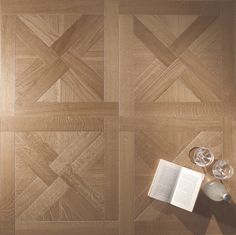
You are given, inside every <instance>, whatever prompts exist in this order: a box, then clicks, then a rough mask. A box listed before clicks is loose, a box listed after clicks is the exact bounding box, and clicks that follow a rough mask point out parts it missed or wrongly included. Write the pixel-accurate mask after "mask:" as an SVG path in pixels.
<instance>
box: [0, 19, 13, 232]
mask: <svg viewBox="0 0 236 235" xmlns="http://www.w3.org/2000/svg"><path fill="white" fill-rule="evenodd" d="M15 34H16V17H15V16H1V79H0V83H1V93H0V104H1V105H0V115H1V116H11V117H12V116H13V115H14V98H15V95H14V93H15V88H14V87H15ZM14 151H15V146H14V133H13V132H8V133H3V132H1V133H0V188H1V194H0V208H1V210H0V233H1V234H6V235H13V234H15V170H14V168H15V156H14Z"/></svg>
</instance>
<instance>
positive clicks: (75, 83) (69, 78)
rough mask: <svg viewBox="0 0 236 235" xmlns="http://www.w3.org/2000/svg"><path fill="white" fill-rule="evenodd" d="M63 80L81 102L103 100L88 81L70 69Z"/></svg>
mask: <svg viewBox="0 0 236 235" xmlns="http://www.w3.org/2000/svg"><path fill="white" fill-rule="evenodd" d="M63 81H64V82H65V83H66V84H67V85H68V86H69V87H70V88H71V89H72V90H73V92H74V93H75V94H76V95H77V96H78V98H79V100H80V101H81V102H83V101H85V102H86V101H87V102H88V101H90V102H95V101H102V99H101V97H100V96H98V95H97V94H96V93H94V90H93V88H91V87H90V86H88V85H87V83H86V82H84V81H83V79H82V80H81V78H80V77H79V76H78V75H77V74H76V73H75V72H74V71H73V70H71V69H70V70H69V71H68V72H67V73H66V74H64V76H63Z"/></svg>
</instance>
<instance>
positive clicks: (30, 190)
mask: <svg viewBox="0 0 236 235" xmlns="http://www.w3.org/2000/svg"><path fill="white" fill-rule="evenodd" d="M46 189H47V185H46V184H45V183H44V182H43V181H42V180H41V179H40V178H36V179H35V180H34V181H33V182H32V183H31V184H30V185H29V186H28V187H27V188H26V189H25V190H24V191H23V192H22V193H21V194H20V195H19V196H18V197H17V198H16V217H19V216H20V215H21V214H22V213H23V212H24V211H25V210H26V209H27V208H28V207H29V206H30V205H31V204H32V203H33V202H34V201H35V200H36V199H37V198H38V197H39V196H40V195H41V194H42V193H43V192H44V190H46Z"/></svg>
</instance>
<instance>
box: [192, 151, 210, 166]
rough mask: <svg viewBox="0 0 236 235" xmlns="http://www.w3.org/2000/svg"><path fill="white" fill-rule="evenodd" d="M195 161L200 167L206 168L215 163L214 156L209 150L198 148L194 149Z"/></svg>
mask: <svg viewBox="0 0 236 235" xmlns="http://www.w3.org/2000/svg"><path fill="white" fill-rule="evenodd" d="M193 161H194V163H195V164H197V165H198V166H200V167H206V166H209V165H210V164H211V163H212V162H213V161H214V155H213V153H212V152H211V151H210V150H209V149H208V148H205V147H196V148H194V149H193Z"/></svg>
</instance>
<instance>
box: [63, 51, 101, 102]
mask: <svg viewBox="0 0 236 235" xmlns="http://www.w3.org/2000/svg"><path fill="white" fill-rule="evenodd" d="M62 59H63V61H64V62H65V64H66V65H67V66H68V67H70V68H71V69H72V70H73V71H74V72H75V73H76V74H77V76H78V77H79V78H80V81H81V82H82V83H83V84H84V86H86V87H89V89H90V90H92V91H93V92H94V95H96V97H97V99H99V98H100V99H102V100H103V96H104V94H103V92H104V87H103V79H102V78H101V77H100V76H99V75H98V74H97V73H96V72H95V71H94V70H92V69H91V68H90V67H89V66H88V65H87V64H86V63H84V62H83V61H82V60H81V59H79V58H77V57H75V56H74V55H72V54H71V53H65V54H64V55H63V57H62Z"/></svg>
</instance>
